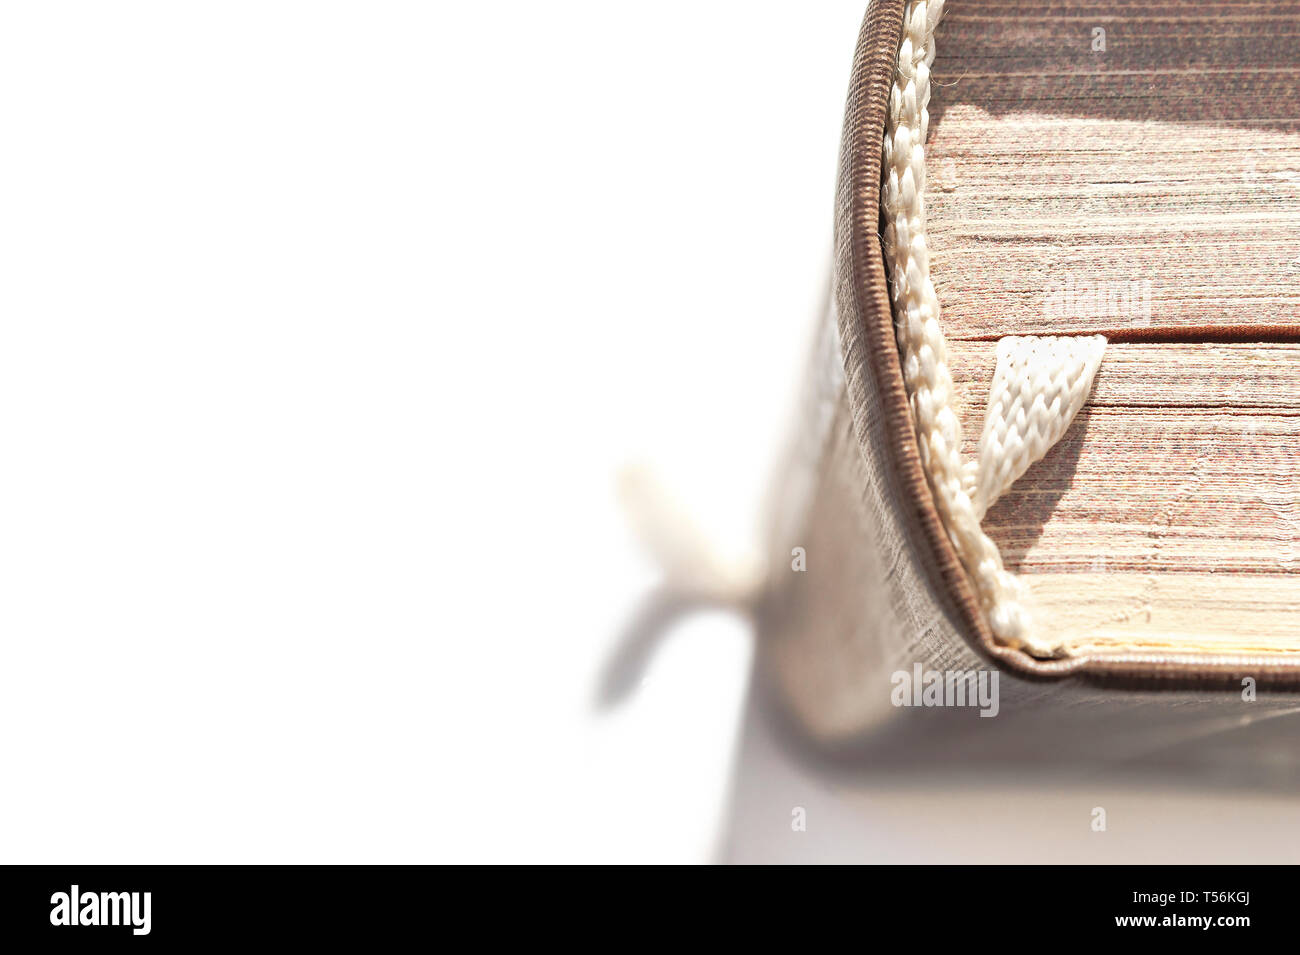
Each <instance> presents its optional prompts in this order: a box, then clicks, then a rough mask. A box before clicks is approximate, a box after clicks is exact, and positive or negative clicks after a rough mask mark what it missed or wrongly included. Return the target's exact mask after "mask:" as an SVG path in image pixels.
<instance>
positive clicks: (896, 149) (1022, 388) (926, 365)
mask: <svg viewBox="0 0 1300 955" xmlns="http://www.w3.org/2000/svg"><path fill="white" fill-rule="evenodd" d="M942 13H943V0H910V2H908V3H907V5H906V7H905V8H904V12H903V35H902V42H901V44H900V45H899V50H898V67H897V70H896V71H895V74H894V86H893V89H892V90H891V91H890V95H889V110H888V114H887V116H886V119H885V138H884V160H883V163H882V167H881V168H882V172H883V180H884V181H883V185H882V187H881V197H880V205H881V208H882V209H883V210H884V218H885V230H884V237H883V238H884V249H885V267H886V271H887V273H888V276H889V284H890V294H891V295H892V297H893V302H894V327H895V331H896V333H897V336H898V347H899V351H900V353H901V355H902V361H903V381H904V384H905V385H906V388H907V394H908V399H909V402H910V404H911V407H912V418H913V422H914V424H915V426H916V435H917V442H918V444H919V446H920V451H921V466H922V467H923V469H924V470H925V473H926V476H927V478H928V479H929V482H930V488H931V491H932V493H933V495H934V502H935V506H936V508H937V510H938V512H939V516H940V518H941V519H942V521H943V525H944V527H945V529H946V530H947V531H948V536H949V537H950V538H951V539H952V543H953V546H954V547H955V548H956V550H957V556H958V558H959V559H960V560H961V562H962V565H963V566H964V567H965V568H966V572H967V573H968V574H969V575H970V578H971V582H972V584H973V585H974V589H975V592H976V595H977V596H978V598H979V602H980V606H981V608H982V609H983V611H984V614H985V616H986V617H987V619H988V623H989V627H990V629H991V630H992V631H993V635H994V637H995V638H996V639H997V640H998V641H999V642H1001V643H1004V644H1006V645H1008V646H1012V647H1020V648H1023V649H1025V650H1027V651H1028V652H1030V653H1033V654H1034V655H1036V656H1054V655H1058V653H1059V644H1058V643H1057V642H1055V641H1053V640H1052V639H1051V638H1050V636H1048V635H1046V634H1043V633H1038V632H1035V631H1034V630H1033V628H1032V627H1031V622H1030V619H1029V615H1028V613H1026V611H1025V609H1024V607H1023V606H1022V604H1021V590H1020V585H1019V582H1018V581H1017V580H1016V578H1015V577H1014V575H1012V574H1011V573H1010V572H1009V571H1007V570H1006V569H1005V568H1004V567H1003V566H1002V556H1001V554H999V553H998V547H997V545H996V544H995V543H993V541H992V540H990V539H989V537H988V535H986V534H985V533H984V531H983V530H982V529H981V528H980V521H981V520H982V519H983V517H984V514H985V513H986V512H987V510H988V509H989V507H991V506H992V504H993V502H994V501H995V500H997V498H998V497H999V496H1000V495H1001V494H1002V492H1003V491H1005V490H1006V489H1007V488H1008V487H1010V486H1011V484H1012V482H1014V481H1015V480H1016V479H1017V478H1018V477H1020V475H1022V474H1023V473H1024V472H1025V470H1026V469H1027V468H1028V467H1029V466H1030V465H1031V464H1033V463H1034V462H1035V461H1037V460H1038V459H1039V458H1041V457H1042V456H1043V455H1044V454H1045V453H1046V452H1047V450H1048V449H1049V448H1050V447H1051V446H1052V445H1053V444H1055V443H1056V442H1057V441H1058V440H1059V439H1060V438H1061V436H1062V435H1063V434H1064V433H1065V430H1066V428H1068V427H1069V425H1070V422H1071V421H1072V420H1074V416H1075V414H1076V413H1077V412H1078V411H1079V409H1080V408H1081V407H1082V406H1083V402H1084V399H1085V398H1086V397H1087V395H1088V392H1089V391H1091V389H1092V381H1093V377H1094V376H1095V375H1096V373H1097V367H1098V365H1099V364H1100V363H1101V357H1102V353H1103V351H1104V350H1105V347H1106V340H1105V339H1104V338H1102V337H1101V336H1100V335H1094V336H1090V337H1060V338H1032V337H1029V338H1016V337H1009V338H1004V339H1002V340H1001V341H1000V342H999V343H998V355H997V369H996V371H995V372H994V376H993V387H992V391H991V393H990V395H989V404H988V409H987V411H986V413H985V419H984V432H983V435H982V437H981V440H980V445H979V456H978V459H977V460H975V461H969V462H968V461H965V460H964V458H963V455H962V450H961V431H962V429H961V421H960V420H958V418H957V414H956V412H955V411H954V410H953V407H952V402H953V385H952V375H951V374H950V373H949V371H948V357H947V346H946V344H945V343H944V337H943V331H942V330H941V329H940V327H939V302H938V299H937V298H936V296H935V292H934V283H933V282H931V280H930V257H929V251H928V249H927V247H926V242H925V145H924V144H925V139H926V132H927V129H928V126H929V119H930V117H929V113H928V111H927V109H926V107H927V106H928V104H929V102H930V64H931V63H932V62H933V60H934V28H935V26H936V25H937V24H938V22H939V17H940V16H941V15H942Z"/></svg>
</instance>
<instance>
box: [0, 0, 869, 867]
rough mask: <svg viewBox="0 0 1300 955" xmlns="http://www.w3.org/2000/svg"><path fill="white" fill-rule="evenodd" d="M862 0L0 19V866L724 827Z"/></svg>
mask: <svg viewBox="0 0 1300 955" xmlns="http://www.w3.org/2000/svg"><path fill="white" fill-rule="evenodd" d="M863 6H864V4H863V3H862V2H861V0H856V2H834V3H832V2H821V3H817V4H794V3H754V2H710V3H698V2H695V3H686V2H665V3H657V4H653V5H649V6H647V5H631V4H611V3H596V2H566V3H556V4H537V3H504V2H497V3H491V4H468V3H410V4H406V3H373V4H363V3H286V2H270V3H267V2H258V3H244V2H223V3H198V4H195V3H191V4H174V3H163V2H158V3H133V2H127V3H117V4H111V5H109V4H100V3H67V4H59V5H46V4H41V5H36V4H29V5H17V4H11V5H6V6H5V7H4V8H3V12H2V13H0V128H3V129H4V131H5V149H4V153H3V162H2V164H0V168H2V169H3V175H0V243H2V247H0V330H2V335H0V462H2V463H0V646H2V647H3V655H2V658H0V659H2V665H0V764H2V765H3V771H4V783H3V786H2V787H0V820H3V821H2V822H0V861H4V862H49V863H53V862H63V863H66V862H76V863H83V862H87V863H88V862H103V863H109V862H112V863H127V862H235V861H242V862H263V861H334V862H350V861H437V860H471V859H478V860H504V859H516V860H529V859H551V860H577V859H678V860H683V861H692V860H701V859H706V858H709V857H711V853H712V852H713V849H714V845H715V841H716V839H717V825H718V815H719V811H720V806H721V804H722V801H723V799H724V797H725V792H724V787H725V783H726V779H727V778H728V767H729V765H730V761H731V759H732V758H733V751H734V739H733V735H734V728H735V723H736V719H737V713H738V711H739V708H740V705H741V699H742V696H743V693H744V686H745V681H746V679H747V667H748V660H749V653H750V648H749V643H748V639H749V638H748V634H747V631H746V629H745V627H744V625H743V624H742V623H740V622H739V621H736V620H731V619H728V618H726V617H725V616H722V615H715V616H712V617H701V618H698V619H695V620H693V621H691V622H688V623H687V624H685V625H683V626H681V627H679V628H678V629H677V630H675V631H674V632H673V633H672V634H670V636H669V640H668V642H667V643H666V645H665V646H664V648H663V651H662V652H661V653H660V654H658V655H657V656H656V657H655V658H654V659H653V660H652V661H651V663H650V670H649V672H648V676H647V680H646V683H645V684H644V685H643V686H641V687H640V689H639V691H638V692H637V693H636V694H634V696H633V698H632V699H631V700H629V701H628V702H627V703H626V704H625V705H623V706H622V707H620V708H617V709H615V710H613V711H606V712H598V711H597V710H596V709H595V708H594V706H593V697H594V695H595V686H596V683H597V677H598V674H599V673H600V671H601V668H602V665H603V664H604V662H605V660H606V659H607V658H608V656H609V654H610V653H611V652H612V650H613V647H614V644H615V642H616V638H617V634H618V632H619V630H620V628H621V627H622V626H623V625H624V624H625V622H626V620H627V619H628V617H629V615H630V614H631V612H632V609H633V607H634V605H635V604H636V601H637V600H638V599H639V597H640V596H641V595H642V594H643V593H644V592H645V591H646V590H647V589H648V588H649V587H651V586H652V585H653V583H654V581H655V579H656V574H657V571H656V569H655V567H654V566H653V565H652V564H651V563H650V562H649V561H648V560H646V559H645V558H644V557H642V556H641V554H640V552H639V551H638V550H637V548H636V546H635V542H634V540H633V538H632V536H631V535H630V533H629V532H628V530H627V528H626V525H625V523H624V522H623V520H622V518H621V515H620V511H619V504H618V500H617V498H616V495H615V490H614V489H615V483H616V482H615V476H616V474H617V473H618V472H619V470H620V468H622V467H624V466H625V465H627V464H629V463H638V462H640V463H642V464H643V465H648V466H649V468H651V469H653V471H654V472H655V473H657V474H658V475H659V477H660V479H661V480H662V481H663V483H665V484H666V485H668V486H669V487H671V488H673V489H674V491H675V493H676V494H677V496H678V497H679V498H680V499H681V501H682V504H683V506H684V507H685V508H686V509H687V510H688V511H690V512H692V513H693V514H694V515H695V517H696V519H697V520H698V521H699V522H700V524H701V525H702V526H703V528H704V530H705V532H706V533H707V535H708V536H709V537H710V539H712V540H715V541H716V542H718V543H719V545H720V546H723V547H724V548H729V549H733V550H735V551H736V552H743V551H744V550H745V549H746V548H747V547H750V546H752V536H753V532H754V527H755V524H756V520H757V517H758V509H759V506H760V498H761V495H762V492H763V490H764V484H765V481H766V480H767V479H768V477H769V469H770V466H771V461H772V452H773V447H774V445H775V443H776V441H777V439H778V438H779V437H780V436H781V435H782V429H783V428H784V426H785V424H786V423H787V421H788V419H789V415H790V412H791V404H792V394H793V392H794V389H795V386H796V384H797V376H798V373H799V371H800V369H801V368H802V365H803V358H804V352H805V350H806V346H807V342H808V339H809V335H810V327H811V322H812V320H813V318H814V312H815V309H816V307H817V304H818V302H819V301H820V298H821V295H822V291H823V287H824V284H825V281H826V275H825V268H826V264H827V261H828V259H829V248H830V228H831V212H832V194H833V185H834V169H835V161H836V153H837V148H838V139H839V129H840V121H841V111H842V107H843V100H844V94H845V91H846V86H847V79H848V74H849V66H850V60H851V56H852V50H853V46H854V42H855V40H856V34H857V30H858V25H859V23H860V20H861V16H862V12H863Z"/></svg>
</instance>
